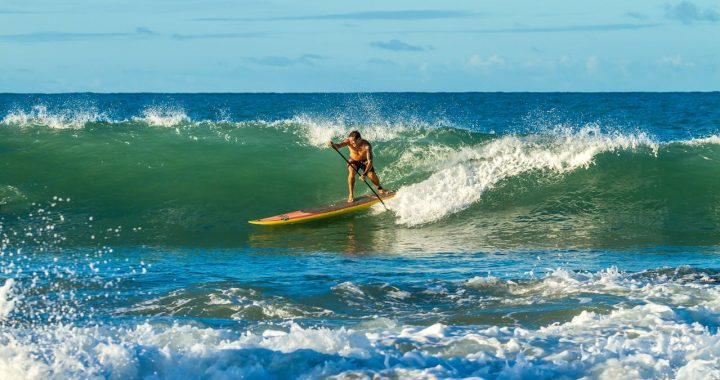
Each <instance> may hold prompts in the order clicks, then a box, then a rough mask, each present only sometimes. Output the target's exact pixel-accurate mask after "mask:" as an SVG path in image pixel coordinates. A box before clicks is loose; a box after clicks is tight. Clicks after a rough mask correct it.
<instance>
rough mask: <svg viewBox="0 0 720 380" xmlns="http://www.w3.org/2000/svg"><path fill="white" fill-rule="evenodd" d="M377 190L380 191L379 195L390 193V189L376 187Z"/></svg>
mask: <svg viewBox="0 0 720 380" xmlns="http://www.w3.org/2000/svg"><path fill="white" fill-rule="evenodd" d="M378 191H379V192H380V194H381V195H388V194H390V191H389V190H387V189H383V188H382V187H380V188H378Z"/></svg>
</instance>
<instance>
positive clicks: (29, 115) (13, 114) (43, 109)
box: [0, 105, 107, 129]
mask: <svg viewBox="0 0 720 380" xmlns="http://www.w3.org/2000/svg"><path fill="white" fill-rule="evenodd" d="M102 120H107V116H106V115H104V114H102V113H100V112H98V111H97V109H95V108H93V107H82V108H76V109H64V110H60V111H56V112H51V111H48V109H47V106H45V105H36V106H33V107H32V108H31V109H30V110H23V109H15V110H12V111H10V112H8V113H7V114H6V115H5V117H3V119H2V121H0V124H1V125H9V126H21V127H27V126H32V125H39V126H44V127H49V128H53V129H68V128H82V127H84V126H85V124H86V123H91V122H97V121H102Z"/></svg>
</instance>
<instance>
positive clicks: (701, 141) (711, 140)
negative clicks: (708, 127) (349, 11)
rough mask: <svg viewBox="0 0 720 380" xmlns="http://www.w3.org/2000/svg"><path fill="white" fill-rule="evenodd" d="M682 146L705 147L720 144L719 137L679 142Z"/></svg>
mask: <svg viewBox="0 0 720 380" xmlns="http://www.w3.org/2000/svg"><path fill="white" fill-rule="evenodd" d="M681 143H682V144H685V145H707V144H713V145H715V144H720V135H713V136H708V137H702V138H697V139H690V140H686V141H681Z"/></svg>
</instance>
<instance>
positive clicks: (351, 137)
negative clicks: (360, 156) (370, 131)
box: [348, 136, 358, 148]
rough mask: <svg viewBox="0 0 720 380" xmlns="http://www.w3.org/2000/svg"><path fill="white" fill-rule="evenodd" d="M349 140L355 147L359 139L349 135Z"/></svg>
mask: <svg viewBox="0 0 720 380" xmlns="http://www.w3.org/2000/svg"><path fill="white" fill-rule="evenodd" d="M348 141H349V142H350V145H352V146H353V147H354V148H356V147H357V144H358V139H356V138H355V136H350V137H348Z"/></svg>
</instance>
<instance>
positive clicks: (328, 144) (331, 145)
mask: <svg viewBox="0 0 720 380" xmlns="http://www.w3.org/2000/svg"><path fill="white" fill-rule="evenodd" d="M325 145H327V147H328V148H333V147H335V144H333V142H332V141H328V142H326V143H325Z"/></svg>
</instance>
